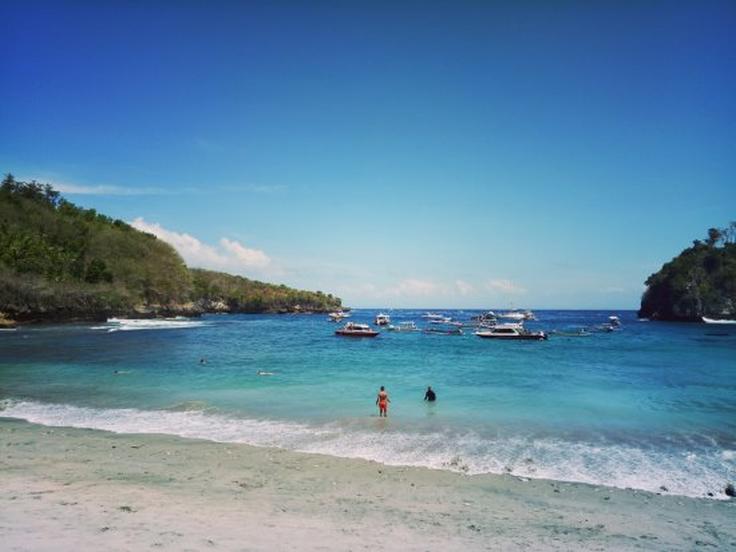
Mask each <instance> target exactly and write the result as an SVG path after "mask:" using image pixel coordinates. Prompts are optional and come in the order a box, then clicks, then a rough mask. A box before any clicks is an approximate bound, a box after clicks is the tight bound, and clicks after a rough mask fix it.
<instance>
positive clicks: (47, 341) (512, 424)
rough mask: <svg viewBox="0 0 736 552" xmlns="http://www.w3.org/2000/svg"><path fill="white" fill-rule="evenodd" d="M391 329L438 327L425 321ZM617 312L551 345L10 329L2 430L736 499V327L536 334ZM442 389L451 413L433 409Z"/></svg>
mask: <svg viewBox="0 0 736 552" xmlns="http://www.w3.org/2000/svg"><path fill="white" fill-rule="evenodd" d="M375 312H376V311H368V310H362V311H356V312H354V313H353V318H352V320H354V321H366V322H367V321H370V320H372V317H373V316H374V315H375ZM390 314H391V315H392V318H393V320H394V322H398V321H401V320H415V321H416V322H417V323H418V324H419V325H420V326H421V325H423V322H424V321H423V320H422V318H421V314H422V312H421V311H393V312H391V313H390ZM445 314H448V315H450V316H453V317H455V318H457V319H461V320H462V319H469V318H470V316H471V315H473V314H476V313H474V312H471V311H465V312H462V311H445ZM609 314H618V315H619V316H620V317H621V320H622V323H623V324H622V328H621V330H620V331H616V332H612V333H603V332H599V333H592V334H591V335H589V336H587V337H564V336H559V335H552V336H551V337H550V339H549V340H548V341H545V342H534V341H532V342H499V341H495V340H483V339H480V338H478V337H476V336H474V335H473V334H472V330H469V329H468V330H466V333H465V335H462V336H440V335H425V334H422V333H389V332H383V333H382V334H381V335H380V336H379V337H377V338H375V339H351V338H341V337H337V336H335V335H334V333H333V332H334V329H335V327H336V326H335V325H334V324H331V323H329V322H327V320H326V316H323V315H301V316H268V315H262V316H260V315H259V316H256V315H252V316H248V315H242V316H206V317H203V318H201V319H198V320H174V321H143V322H140V323H135V322H134V323H122V324H121V323H116V322H110V323H107V324H98V325H94V324H88V325H77V326H47V327H35V328H21V329H19V330H17V331H10V332H8V331H3V332H0V399H2V406H1V407H0V408H3V409H4V410H2V411H0V415H3V416H8V417H18V418H23V419H27V420H30V421H33V422H37V423H43V424H48V425H68V426H77V427H91V428H99V429H108V430H112V431H121V432H160V433H171V434H177V435H183V436H188V437H199V438H206V439H212V440H216V441H224V442H243V443H250V444H255V445H269V446H280V447H284V448H289V449H293V450H301V451H312V452H322V453H327V454H333V455H336V456H344V457H362V458H369V459H373V460H377V461H381V462H385V463H390V464H407V465H422V466H428V467H433V468H441V469H452V470H460V471H465V472H468V473H486V472H490V473H512V474H515V475H520V476H528V477H548V478H552V479H559V480H571V481H584V482H589V483H599V484H607V485H615V486H620V487H634V488H641V489H647V490H653V491H659V490H660V487H661V486H664V487H666V488H667V492H670V493H676V494H685V495H691V496H703V495H706V494H707V493H708V492H712V493H714V494H716V495H719V494H722V489H723V487H724V486H725V483H726V482H727V481H729V480H730V481H733V480H734V479H736V328H728V327H725V326H723V327H721V326H718V327H716V326H710V325H698V324H667V323H653V322H644V321H638V320H637V319H636V317H635V314H634V313H633V312H616V313H614V312H607V311H606V312H594V311H541V312H537V316H538V318H539V320H538V321H536V322H532V323H528V324H527V326H528V327H529V328H530V329H537V328H539V329H545V330H548V331H555V330H563V331H570V330H575V329H577V328H582V327H595V326H598V325H600V324H602V323H604V322H606V321H607V317H608V315H609ZM203 358H204V359H205V360H206V362H205V363H201V362H200V359H203ZM259 371H265V372H269V373H271V374H272V375H258V372H259ZM380 385H385V386H386V388H387V390H388V392H389V394H390V397H391V401H392V402H391V405H390V410H389V418H388V419H386V420H383V419H379V418H378V417H377V410H376V407H375V405H374V401H375V395H376V392H377V390H378V387H379V386H380ZM427 385H432V387H433V388H434V389H435V390H436V391H437V395H438V400H437V402H436V403H435V404H427V403H424V402H423V401H422V398H423V396H424V390H425V389H426V386H427Z"/></svg>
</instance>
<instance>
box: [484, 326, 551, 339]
mask: <svg viewBox="0 0 736 552" xmlns="http://www.w3.org/2000/svg"><path fill="white" fill-rule="evenodd" d="M475 335H477V336H478V337H483V338H486V339H520V340H534V341H542V340H544V339H547V334H546V333H544V332H541V331H540V332H530V331H529V330H527V329H525V328H524V327H523V326H521V325H520V324H496V325H495V326H493V327H492V328H488V329H483V330H478V331H477V332H475Z"/></svg>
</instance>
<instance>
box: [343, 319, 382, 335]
mask: <svg viewBox="0 0 736 552" xmlns="http://www.w3.org/2000/svg"><path fill="white" fill-rule="evenodd" d="M379 333H380V332H377V331H376V330H374V329H373V328H371V327H370V326H369V325H368V324H358V323H356V322H348V323H347V324H345V325H344V326H343V327H342V328H339V329H337V330H335V334H336V335H343V336H347V337H376V336H377V335H378V334H379Z"/></svg>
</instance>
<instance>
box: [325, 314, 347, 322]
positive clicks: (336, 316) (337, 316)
mask: <svg viewBox="0 0 736 552" xmlns="http://www.w3.org/2000/svg"><path fill="white" fill-rule="evenodd" d="M327 316H328V318H327V319H328V320H329V321H330V322H340V321H341V320H343V319H344V318H350V315H349V314H348V313H346V312H343V311H335V312H331V313H330V314H328V315H327Z"/></svg>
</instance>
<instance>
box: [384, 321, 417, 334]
mask: <svg viewBox="0 0 736 552" xmlns="http://www.w3.org/2000/svg"><path fill="white" fill-rule="evenodd" d="M386 329H387V330H388V331H390V332H418V331H419V328H417V325H416V324H415V323H414V322H400V323H399V324H398V325H397V326H394V325H393V324H392V325H390V326H389V327H388V328H386Z"/></svg>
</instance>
